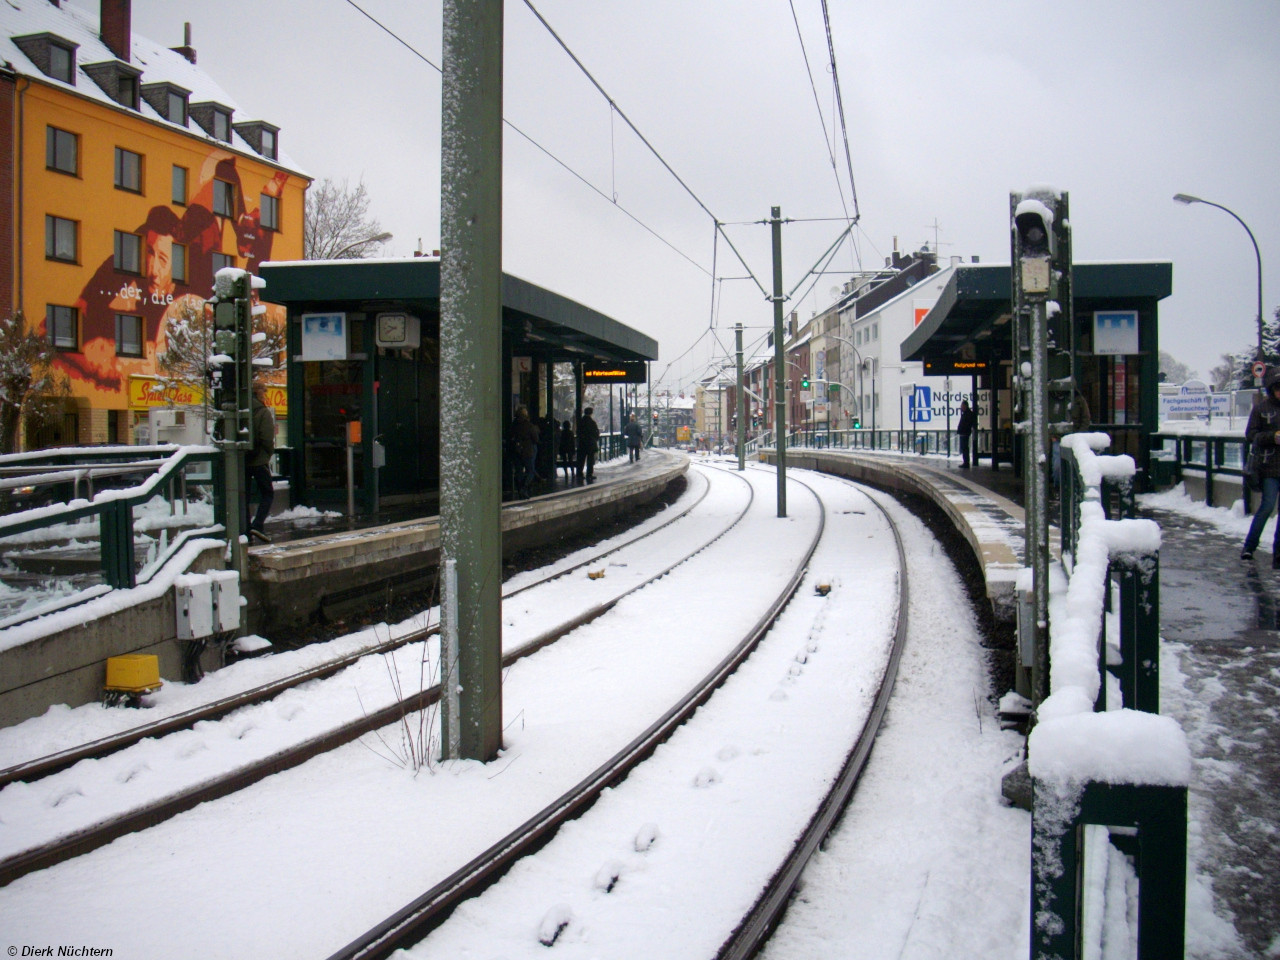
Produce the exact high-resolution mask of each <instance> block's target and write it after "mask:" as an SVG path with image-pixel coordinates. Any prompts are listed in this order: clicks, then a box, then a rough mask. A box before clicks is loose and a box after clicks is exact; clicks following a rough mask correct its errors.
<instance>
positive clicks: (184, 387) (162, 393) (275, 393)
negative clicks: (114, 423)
mask: <svg viewBox="0 0 1280 960" xmlns="http://www.w3.org/2000/svg"><path fill="white" fill-rule="evenodd" d="M203 404H204V391H202V390H201V389H200V386H199V385H198V384H193V383H176V382H174V381H170V380H161V379H159V378H158V377H148V376H143V375H139V374H133V375H132V376H130V377H129V409H130V410H150V409H151V408H152V407H199V406H202V405H203ZM267 406H268V407H270V408H271V409H272V410H274V411H275V413H276V416H277V417H283V416H286V415H287V414H288V413H289V394H288V392H287V391H286V390H285V388H284V385H283V384H275V383H269V384H267Z"/></svg>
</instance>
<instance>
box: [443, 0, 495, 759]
mask: <svg viewBox="0 0 1280 960" xmlns="http://www.w3.org/2000/svg"><path fill="white" fill-rule="evenodd" d="M502 30H503V3H502V0H444V57H443V89H442V109H441V128H442V129H441V171H442V173H441V178H440V251H441V259H440V535H441V536H440V539H441V553H442V559H443V560H445V561H446V562H447V561H450V560H452V561H454V563H455V569H456V571H457V573H456V577H457V591H456V595H455V596H453V597H449V598H446V603H445V604H444V607H445V609H447V610H456V611H457V613H456V621H455V623H453V624H449V625H447V626H448V628H449V629H450V630H452V631H455V632H456V635H457V638H458V641H457V642H458V663H457V678H458V680H457V682H458V686H459V687H460V690H459V692H458V700H457V711H458V714H459V715H458V717H457V718H456V728H457V730H458V737H457V740H456V741H454V742H456V744H457V753H456V754H451V753H450V743H449V742H446V744H445V753H446V756H458V757H463V758H466V759H471V760H481V761H488V760H492V759H493V758H494V757H495V756H496V755H497V752H498V750H499V749H500V748H501V747H502V595H501V589H502V527H501V513H500V511H501V507H502V424H501V422H500V414H499V411H500V410H501V409H502V403H501V389H502V382H503V369H502ZM452 666H453V665H452V664H447V665H445V670H444V671H442V673H444V674H445V675H448V674H449V673H450V672H451V669H452ZM442 703H443V705H444V707H445V710H446V712H447V710H448V709H449V705H450V703H451V698H448V697H446V698H444V699H443V701H442ZM443 719H444V720H445V722H446V727H445V729H449V724H451V723H453V722H454V719H453V718H450V717H445V718H443ZM449 739H452V738H449Z"/></svg>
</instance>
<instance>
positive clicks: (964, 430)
mask: <svg viewBox="0 0 1280 960" xmlns="http://www.w3.org/2000/svg"><path fill="white" fill-rule="evenodd" d="M977 420H978V418H977V417H976V416H975V415H974V413H973V409H972V408H971V407H970V406H969V401H968V400H961V401H960V422H959V423H957V424H956V433H957V434H958V435H959V436H960V469H961V470H968V469H969V451H970V450H971V449H972V447H970V445H969V443H970V438H971V437H972V436H973V426H974V424H975V423H976V422H977Z"/></svg>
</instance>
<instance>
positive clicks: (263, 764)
mask: <svg viewBox="0 0 1280 960" xmlns="http://www.w3.org/2000/svg"><path fill="white" fill-rule="evenodd" d="M740 479H741V478H740ZM743 482H744V483H746V486H747V489H748V496H747V501H746V504H745V505H744V506H743V507H742V509H741V510H740V511H739V512H738V513H737V514H736V516H734V517H733V519H732V521H731V522H730V523H729V524H728V525H726V526H724V527H722V528H721V529H720V530H718V531H717V532H715V534H714V535H713V536H711V537H710V538H709V539H706V540H705V541H703V542H702V543H700V544H698V545H697V546H696V547H695V548H693V549H691V550H689V551H687V552H685V553H684V554H683V555H682V556H681V557H679V558H678V559H677V560H675V561H674V562H672V563H670V564H667V565H666V566H665V567H663V568H662V569H661V570H660V571H658V572H656V573H654V574H652V575H651V576H648V577H646V578H645V579H644V580H643V581H642V582H640V583H638V584H636V585H635V586H633V587H631V588H630V589H628V590H626V591H625V592H623V593H620V594H618V595H616V596H614V597H612V598H610V599H608V600H605V601H603V602H601V603H598V604H595V605H593V606H591V607H590V608H588V609H586V610H584V611H581V612H579V613H577V614H575V615H574V616H572V617H570V618H568V619H566V620H564V621H562V622H561V623H560V624H558V625H557V626H556V627H554V628H552V629H550V630H547V631H544V632H542V633H540V634H539V635H537V636H535V637H533V638H531V639H530V640H527V641H526V642H524V643H522V644H521V645H520V646H518V647H516V648H513V649H511V650H508V651H506V652H505V653H504V654H503V661H502V662H503V666H504V667H508V666H510V665H511V664H513V663H515V662H516V661H518V660H519V659H521V658H523V657H526V656H528V655H530V654H532V653H534V652H536V651H537V650H540V649H542V648H543V647H545V646H547V645H548V644H551V643H554V642H555V641H556V640H557V639H559V638H561V637H563V636H565V635H566V634H568V633H570V632H571V631H573V630H576V629H577V628H578V627H580V626H582V625H584V624H586V623H589V622H591V621H592V620H594V619H596V618H598V617H600V616H602V615H603V614H604V613H606V612H608V611H609V610H610V609H612V608H613V607H614V606H616V605H617V603H618V602H620V601H621V600H622V599H623V598H625V597H627V596H630V595H632V594H634V593H636V592H637V591H639V590H641V589H643V588H644V587H646V586H648V585H649V584H651V583H653V582H654V581H656V580H659V579H661V578H662V577H665V576H667V575H668V574H670V573H671V572H672V571H673V570H675V569H676V568H677V567H679V566H680V565H681V564H683V563H685V562H687V561H688V560H690V559H692V558H693V557H695V556H697V555H698V554H700V553H702V552H703V551H704V550H706V549H707V548H708V547H710V546H711V545H712V544H714V543H715V542H716V541H717V540H719V539H720V538H722V537H723V536H724V535H725V534H727V533H728V532H729V531H730V530H732V529H733V528H734V527H736V526H737V525H738V524H739V523H740V522H741V521H742V519H743V517H745V516H746V515H747V513H748V511H749V510H750V508H751V504H752V502H753V500H754V488H753V487H751V485H750V484H749V483H747V482H746V481H745V480H743ZM709 490H710V485H708V488H707V490H705V491H704V492H703V493H702V494H701V495H700V496H699V497H697V498H696V500H695V501H694V502H693V503H691V504H690V505H689V506H688V507H687V508H685V509H684V510H682V511H681V512H680V513H679V514H677V515H676V516H674V517H672V518H670V520H668V521H666V522H665V523H663V524H661V525H659V526H658V527H655V528H653V529H651V530H649V531H646V532H645V533H644V534H640V535H637V536H635V537H632V538H629V539H628V540H627V541H626V542H625V543H623V544H619V545H616V546H614V547H611V548H610V549H609V550H607V551H602V552H601V553H599V554H596V555H593V556H592V557H591V558H589V559H587V560H585V561H582V562H580V563H576V564H574V565H573V566H571V567H569V568H566V569H561V570H558V571H556V572H555V573H554V574H551V575H549V576H547V577H546V578H544V579H540V580H539V581H537V582H536V583H531V584H527V585H525V586H522V587H520V588H518V589H517V590H513V591H511V593H510V594H509V596H514V595H516V594H519V593H523V592H525V591H527V590H530V589H532V588H533V587H535V586H538V585H540V584H542V583H545V582H548V581H549V580H553V579H557V578H559V577H562V576H564V575H565V574H567V573H570V572H572V571H574V570H578V569H581V568H582V567H583V566H586V565H589V564H594V563H598V562H599V561H600V560H601V559H603V558H605V557H607V556H609V555H611V554H613V553H616V552H618V551H619V550H621V549H623V548H624V547H627V546H631V545H632V544H634V543H636V542H638V541H640V540H642V539H644V538H645V537H647V536H650V535H652V534H653V533H656V532H657V531H658V530H660V529H663V528H664V527H666V526H668V525H669V524H670V523H672V522H674V521H675V520H678V519H680V518H681V517H683V516H685V515H687V514H688V512H689V511H690V510H692V509H693V507H694V506H696V505H697V504H698V503H701V502H702V500H703V499H704V498H705V497H706V495H707V493H708V492H709ZM815 543H816V541H815ZM797 582H798V581H797ZM435 630H436V628H428V629H426V630H423V631H419V632H417V633H416V635H414V636H412V637H401V638H397V639H396V640H395V641H391V642H389V643H387V644H383V645H380V646H379V647H378V648H370V649H366V650H364V651H362V652H360V653H358V654H353V655H352V656H350V657H346V658H343V661H342V662H341V665H338V666H334V665H333V664H324V665H322V666H320V667H317V668H314V669H313V670H310V671H306V672H305V673H304V674H299V675H296V676H294V677H288V678H284V679H283V680H280V681H276V682H274V683H272V684H267V685H264V686H263V687H261V688H257V689H256V690H254V691H247V692H246V693H245V694H240V695H237V696H236V697H232V698H227V699H226V700H224V701H219V702H218V704H211V705H209V707H205V708H201V709H200V710H199V711H189V712H188V714H186V715H178V716H174V717H171V718H168V719H167V720H162V721H157V724H156V725H148V727H147V728H146V729H147V730H148V732H146V733H142V734H138V729H135V730H131V731H128V733H127V735H128V736H129V737H130V738H131V739H130V741H129V743H120V744H118V745H113V747H112V749H110V750H107V751H105V752H103V753H100V754H94V753H88V754H84V753H81V755H80V756H78V757H77V758H76V759H75V760H67V759H66V758H65V757H64V756H63V755H55V757H54V758H45V760H46V761H55V759H56V761H57V763H58V766H57V769H64V768H65V767H67V766H69V765H70V764H71V763H74V762H77V760H79V759H86V758H88V757H91V756H105V755H107V754H109V753H114V752H116V751H118V750H121V749H124V748H125V747H127V746H129V745H131V744H132V743H136V742H138V741H139V740H141V739H142V738H143V737H146V736H157V735H159V734H158V733H157V732H156V728H158V727H160V726H161V725H164V724H167V723H170V722H173V721H177V720H179V718H180V717H183V716H185V718H186V719H185V722H184V723H183V724H182V725H179V726H176V727H172V728H170V729H167V730H165V731H164V732H166V733H168V732H174V731H175V730H179V729H183V727H189V726H191V725H193V724H195V723H196V722H198V721H199V720H207V719H216V718H217V717H218V716H223V715H225V714H226V713H229V712H231V711H232V710H234V709H237V708H238V707H243V706H248V705H249V704H251V703H256V702H261V701H263V700H267V699H270V697H271V696H274V695H276V694H278V693H280V692H281V691H283V690H285V689H289V688H290V687H292V686H297V685H298V684H299V683H303V682H306V681H307V680H311V679H319V678H321V677H323V676H328V675H331V674H333V673H336V672H337V671H338V670H341V669H342V668H343V667H344V666H349V665H351V664H352V663H354V662H355V661H356V660H359V659H362V658H363V657H367V656H369V655H371V654H377V653H386V652H389V651H390V650H391V649H393V648H394V647H399V646H404V645H405V644H408V643H411V642H413V641H414V640H422V639H425V638H426V637H428V636H429V635H430V634H431V633H433V632H435ZM320 671H323V672H320ZM265 690H270V691H272V692H271V693H262V692H260V691H265ZM249 695H255V697H254V699H245V698H246V697H248V696H249ZM439 698H440V687H439V685H438V684H436V685H433V686H430V687H427V688H425V689H422V690H419V691H417V692H415V693H413V694H411V695H409V696H407V697H404V698H402V699H399V700H398V701H396V702H394V703H392V704H390V705H389V706H387V707H384V708H383V709H380V710H377V711H375V712H373V713H369V714H366V715H365V716H362V717H361V718H360V719H358V720H355V721H353V722H350V723H347V724H343V725H341V726H339V727H336V728H333V729H331V730H328V731H326V732H325V733H323V734H321V735H319V736H315V737H312V738H310V739H307V740H304V741H302V742H300V743H296V744H293V745H291V746H289V747H287V748H285V749H282V750H279V751H277V752H275V753H273V754H271V755H270V756H268V757H265V758H263V759H261V760H259V761H256V762H254V763H252V764H248V765H245V766H242V767H240V768H239V769H237V770H234V771H231V772H228V773H226V774H224V775H220V776H217V777H215V778H211V779H208V780H206V781H204V782H202V783H199V784H196V785H193V786H191V787H189V788H186V789H182V790H179V791H176V792H174V793H171V794H169V795H167V796H165V797H163V798H161V799H158V800H156V801H154V802H151V803H148V804H145V805H142V806H139V807H137V808H134V809H132V810H129V811H128V812H125V813H122V814H120V815H117V816H113V817H111V818H108V819H105V820H102V821H99V822H98V823H95V824H93V825H92V826H89V827H86V828H84V829H81V830H78V831H75V832H72V833H68V834H64V835H62V836H60V837H58V838H57V839H55V840H52V841H50V842H47V843H44V844H41V845H39V846H35V847H32V848H29V849H27V850H25V851H22V852H21V853H18V854H16V855H14V856H12V857H9V858H7V859H4V860H0V886H5V885H7V884H9V883H12V882H13V881H14V880H16V879H18V878H19V877H22V876H25V875H26V874H28V873H31V872H33V871H36V870H42V869H45V868H47V867H51V866H54V865H55V864H58V863H61V862H63V861H66V860H69V859H71V858H73V857H78V856H81V855H83V854H85V853H88V852H90V851H92V850H95V849H97V848H99V847H102V846H104V845H106V844H108V843H110V842H111V841H113V840H115V839H117V838H119V837H122V836H125V835H127V834H129V833H134V832H136V831H139V830H143V829H146V828H148V827H151V826H154V825H156V824H158V823H162V822H164V821H165V820H168V819H170V818H172V817H174V816H176V815H178V814H179V813H182V812H184V811H186V810H189V809H191V808H193V807H195V806H197V805H198V804H201V803H204V802H206V801H209V800H216V799H218V798H220V797H224V796H228V795H229V794H232V793H235V792H237V791H239V790H242V789H244V788H245V787H248V786H250V785H251V784H254V783H257V782H258V781H260V780H262V779H264V778H265V777H268V776H271V775H272V774H275V773H279V772H281V771H284V770H288V769H291V768H293V767H296V766H299V765H300V764H303V763H305V762H307V761H308V760H311V759H313V758H314V757H317V756H319V755H320V754H322V753H326V752H328V751H330V750H334V749H336V748H337V747H340V746H342V745H343V744H346V743H350V742H352V741H354V740H356V739H358V738H360V737H361V736H364V735H365V734H367V733H370V732H372V731H374V730H378V729H380V728H382V727H385V726H387V725H389V724H393V723H397V722H399V721H400V720H401V719H402V718H403V717H405V716H406V715H408V714H411V713H415V712H417V711H420V710H423V709H425V708H427V707H429V706H430V705H432V704H433V703H436V702H437V701H438V700H439ZM232 701H234V705H231V706H227V705H226V704H228V703H229V702H232ZM214 706H218V707H219V710H218V712H217V713H216V714H212V715H211V714H209V713H208V710H209V709H210V708H212V707H214ZM695 706H696V705H695ZM196 713H199V714H200V715H199V716H196V717H192V716H191V715H192V714H196ZM108 739H109V740H114V739H116V738H108ZM100 742H101V741H100ZM91 746H93V744H89V745H86V747H85V748H79V750H80V751H83V750H85V749H87V747H91ZM73 752H76V751H66V752H65V753H73ZM38 762H40V761H33V764H34V763H38ZM24 766H28V767H30V766H31V765H24ZM11 769H14V768H11ZM53 772H56V771H55V770H54V769H50V770H47V771H46V772H45V773H44V774H42V775H46V776H47V775H48V774H50V773H53Z"/></svg>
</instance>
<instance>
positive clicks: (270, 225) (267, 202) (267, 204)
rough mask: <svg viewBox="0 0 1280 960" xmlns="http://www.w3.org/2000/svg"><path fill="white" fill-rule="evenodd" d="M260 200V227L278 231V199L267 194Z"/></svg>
mask: <svg viewBox="0 0 1280 960" xmlns="http://www.w3.org/2000/svg"><path fill="white" fill-rule="evenodd" d="M261 200H262V207H261V210H262V226H263V228H264V229H267V230H279V229H280V198H279V197H273V196H270V195H269V194H265V193H264V194H263V195H262V197H261Z"/></svg>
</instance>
